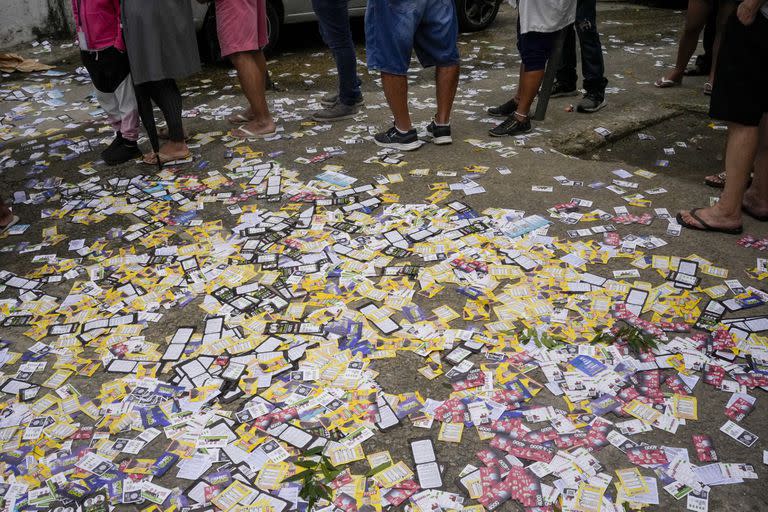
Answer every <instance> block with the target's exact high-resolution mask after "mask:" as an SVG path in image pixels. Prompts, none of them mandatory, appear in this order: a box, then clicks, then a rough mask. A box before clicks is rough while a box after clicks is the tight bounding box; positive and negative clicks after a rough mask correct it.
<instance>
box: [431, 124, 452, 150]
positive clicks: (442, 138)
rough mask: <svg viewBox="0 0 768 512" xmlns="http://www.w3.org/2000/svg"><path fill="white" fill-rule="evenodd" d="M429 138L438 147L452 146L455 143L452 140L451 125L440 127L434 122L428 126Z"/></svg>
mask: <svg viewBox="0 0 768 512" xmlns="http://www.w3.org/2000/svg"><path fill="white" fill-rule="evenodd" d="M427 137H429V138H430V140H431V141H432V144H437V145H438V146H440V145H443V144H450V143H452V142H453V139H452V138H451V125H438V124H437V123H435V121H434V120H433V121H432V122H431V123H429V126H427Z"/></svg>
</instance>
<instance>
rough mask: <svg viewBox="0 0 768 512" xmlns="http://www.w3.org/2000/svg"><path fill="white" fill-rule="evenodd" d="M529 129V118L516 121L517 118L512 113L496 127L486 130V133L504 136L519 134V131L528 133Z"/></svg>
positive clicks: (493, 135)
mask: <svg viewBox="0 0 768 512" xmlns="http://www.w3.org/2000/svg"><path fill="white" fill-rule="evenodd" d="M529 131H531V120H530V119H528V118H526V119H525V121H518V120H517V118H516V117H515V116H514V115H512V116H509V117H508V118H506V119H505V120H504V122H503V123H501V124H500V125H499V126H497V127H496V128H491V129H490V130H488V135H490V136H491V137H504V136H505V135H520V134H521V133H528V132H529Z"/></svg>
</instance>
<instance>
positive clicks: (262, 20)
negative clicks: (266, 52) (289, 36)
mask: <svg viewBox="0 0 768 512" xmlns="http://www.w3.org/2000/svg"><path fill="white" fill-rule="evenodd" d="M216 32H217V33H218V35H219V45H220V46H221V56H222V57H226V56H227V55H232V54H233V53H237V52H248V51H252V50H260V49H262V48H264V47H265V46H267V42H268V41H269V37H268V35H267V3H266V0H216Z"/></svg>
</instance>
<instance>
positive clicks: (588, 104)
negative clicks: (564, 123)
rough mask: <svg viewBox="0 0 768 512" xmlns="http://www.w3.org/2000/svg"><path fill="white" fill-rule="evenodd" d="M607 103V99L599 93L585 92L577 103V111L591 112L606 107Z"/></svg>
mask: <svg viewBox="0 0 768 512" xmlns="http://www.w3.org/2000/svg"><path fill="white" fill-rule="evenodd" d="M606 105H607V103H606V102H605V99H603V98H601V97H600V96H598V95H597V94H589V93H587V94H585V95H584V97H583V98H581V101H580V102H579V104H578V105H576V111H577V112H582V113H584V114H591V113H592V112H597V111H598V110H600V109H602V108H605V106H606Z"/></svg>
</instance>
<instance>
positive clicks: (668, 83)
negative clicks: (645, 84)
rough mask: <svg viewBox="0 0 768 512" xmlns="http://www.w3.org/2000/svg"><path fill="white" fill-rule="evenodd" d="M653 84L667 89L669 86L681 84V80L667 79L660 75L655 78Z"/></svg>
mask: <svg viewBox="0 0 768 512" xmlns="http://www.w3.org/2000/svg"><path fill="white" fill-rule="evenodd" d="M653 85H655V86H656V87H658V88H659V89H669V88H670V87H679V86H681V85H683V81H682V80H677V81H675V80H669V79H667V78H664V77H661V78H659V79H658V80H656V82H654V84H653Z"/></svg>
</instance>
